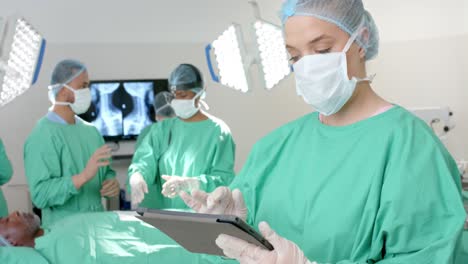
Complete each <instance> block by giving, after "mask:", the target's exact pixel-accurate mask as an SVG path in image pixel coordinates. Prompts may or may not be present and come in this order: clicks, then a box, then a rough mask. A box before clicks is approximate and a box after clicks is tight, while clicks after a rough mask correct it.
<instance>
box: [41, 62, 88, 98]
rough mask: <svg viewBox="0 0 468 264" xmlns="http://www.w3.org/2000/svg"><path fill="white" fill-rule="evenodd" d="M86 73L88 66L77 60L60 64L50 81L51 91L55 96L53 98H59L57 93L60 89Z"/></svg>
mask: <svg viewBox="0 0 468 264" xmlns="http://www.w3.org/2000/svg"><path fill="white" fill-rule="evenodd" d="M84 71H86V66H85V65H84V64H83V63H81V62H79V61H76V60H63V61H61V62H59V63H58V64H57V65H56V66H55V68H54V71H53V72H52V77H51V79H50V85H51V86H50V88H49V89H50V91H51V93H52V95H53V98H54V99H55V97H56V96H57V93H58V92H59V91H60V88H62V87H63V85H64V84H67V83H69V82H71V81H73V80H74V79H75V78H76V77H78V76H79V75H80V74H81V73H83V72H84Z"/></svg>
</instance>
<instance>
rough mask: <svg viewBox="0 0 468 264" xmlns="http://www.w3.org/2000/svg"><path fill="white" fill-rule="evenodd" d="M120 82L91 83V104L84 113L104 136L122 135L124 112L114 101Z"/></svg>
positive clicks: (84, 116)
mask: <svg viewBox="0 0 468 264" xmlns="http://www.w3.org/2000/svg"><path fill="white" fill-rule="evenodd" d="M119 86H120V83H118V82H115V83H93V84H91V86H90V88H91V95H92V99H91V106H90V109H89V110H88V111H87V112H86V113H85V114H84V115H82V118H84V119H85V120H86V121H88V122H91V123H92V124H93V125H94V126H95V127H96V128H97V129H98V130H99V132H100V133H101V134H102V135H103V136H104V137H116V136H120V135H122V132H123V125H122V113H121V111H120V109H119V108H118V107H116V106H115V105H114V104H113V103H112V101H113V100H114V94H115V91H117V89H118V88H119Z"/></svg>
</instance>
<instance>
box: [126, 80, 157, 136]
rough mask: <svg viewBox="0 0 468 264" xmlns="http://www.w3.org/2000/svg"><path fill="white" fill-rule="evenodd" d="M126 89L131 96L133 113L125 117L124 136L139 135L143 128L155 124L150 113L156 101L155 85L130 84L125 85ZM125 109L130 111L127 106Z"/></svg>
mask: <svg viewBox="0 0 468 264" xmlns="http://www.w3.org/2000/svg"><path fill="white" fill-rule="evenodd" d="M124 87H125V91H127V92H128V93H129V94H130V95H131V98H132V105H133V107H131V111H127V114H124V116H123V130H124V134H125V135H138V134H140V132H141V130H142V129H143V128H145V127H146V126H148V125H150V124H152V123H153V122H152V120H151V119H150V114H149V112H148V110H149V109H150V108H151V107H152V104H153V100H154V90H153V83H148V82H128V83H124ZM123 107H126V108H127V110H130V109H128V108H129V107H128V106H126V105H125V106H123ZM123 112H125V111H123Z"/></svg>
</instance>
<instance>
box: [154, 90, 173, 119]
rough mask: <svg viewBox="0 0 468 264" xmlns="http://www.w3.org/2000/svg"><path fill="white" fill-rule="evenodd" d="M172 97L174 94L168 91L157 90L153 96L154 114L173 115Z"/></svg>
mask: <svg viewBox="0 0 468 264" xmlns="http://www.w3.org/2000/svg"><path fill="white" fill-rule="evenodd" d="M172 99H174V95H172V94H171V93H170V92H159V93H158V94H157V95H156V96H155V97H154V111H155V112H156V115H159V116H163V117H173V116H175V112H174V109H172V107H171V101H172Z"/></svg>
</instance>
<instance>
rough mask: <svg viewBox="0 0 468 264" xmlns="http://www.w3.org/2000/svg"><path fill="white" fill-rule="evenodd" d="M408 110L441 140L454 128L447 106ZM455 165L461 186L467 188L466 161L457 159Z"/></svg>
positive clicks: (451, 115)
mask: <svg viewBox="0 0 468 264" xmlns="http://www.w3.org/2000/svg"><path fill="white" fill-rule="evenodd" d="M409 110H410V111H412V112H413V113H414V114H415V115H416V116H418V117H419V118H421V119H422V120H423V121H424V122H426V123H427V124H428V125H429V126H430V127H431V128H432V130H434V133H436V135H437V136H438V137H439V138H440V139H441V140H442V141H443V140H445V139H446V135H447V134H448V133H449V132H450V131H452V130H453V129H454V128H455V123H454V122H453V121H452V117H453V112H452V110H450V107H448V106H445V107H423V108H410V109H409ZM439 123H442V126H441V127H440V126H437V124H439ZM440 130H441V131H440ZM457 165H458V169H459V170H460V174H461V176H462V183H463V188H464V189H468V174H467V168H468V167H467V166H468V161H465V160H457Z"/></svg>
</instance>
